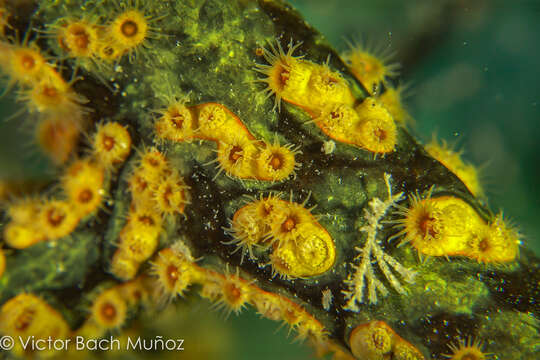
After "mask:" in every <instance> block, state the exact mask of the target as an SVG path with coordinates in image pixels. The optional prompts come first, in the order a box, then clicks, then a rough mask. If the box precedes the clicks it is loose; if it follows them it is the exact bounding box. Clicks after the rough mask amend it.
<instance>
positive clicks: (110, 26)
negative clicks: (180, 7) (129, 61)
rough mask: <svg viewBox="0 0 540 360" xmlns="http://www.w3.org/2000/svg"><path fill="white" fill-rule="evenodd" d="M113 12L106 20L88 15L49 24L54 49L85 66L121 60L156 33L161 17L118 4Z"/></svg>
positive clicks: (136, 7) (49, 35)
mask: <svg viewBox="0 0 540 360" xmlns="http://www.w3.org/2000/svg"><path fill="white" fill-rule="evenodd" d="M119 5H120V4H119ZM113 15H114V18H112V19H110V20H108V21H107V22H106V23H101V22H96V21H93V20H94V19H92V18H91V17H88V16H84V17H83V18H75V17H73V16H71V17H67V18H61V19H59V20H58V22H57V23H55V24H51V25H49V29H48V30H46V31H45V34H46V36H48V37H50V38H51V39H52V42H53V43H52V45H53V47H54V48H57V49H58V50H59V52H60V53H63V54H65V55H66V56H68V57H70V58H73V59H75V60H76V61H77V63H78V65H83V66H88V65H89V62H92V63H94V64H97V65H98V66H100V65H102V63H103V62H104V63H110V62H112V61H118V60H119V59H120V57H122V56H123V55H126V54H127V55H128V56H130V57H131V55H132V54H135V53H136V52H137V51H138V49H139V48H140V47H141V46H144V45H145V41H146V40H147V39H148V37H149V36H152V35H155V34H156V32H155V31H156V29H155V28H154V27H153V26H152V22H154V21H157V20H159V17H152V16H151V15H149V14H147V13H146V12H145V9H140V8H139V7H138V6H128V7H125V6H117V9H116V11H114V12H113Z"/></svg>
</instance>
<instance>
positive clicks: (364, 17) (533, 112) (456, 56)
mask: <svg viewBox="0 0 540 360" xmlns="http://www.w3.org/2000/svg"><path fill="white" fill-rule="evenodd" d="M291 2H292V3H293V4H294V5H295V6H296V7H297V8H298V9H299V10H300V11H301V12H302V13H303V14H304V16H305V18H306V19H307V21H308V22H309V23H311V24H312V25H313V26H314V27H315V28H317V29H319V30H320V31H321V32H322V33H323V34H325V35H326V37H327V38H328V40H329V41H330V43H332V44H333V45H334V46H335V47H337V48H338V49H340V50H346V49H347V45H346V40H351V39H359V38H360V37H361V36H364V38H366V39H368V40H369V41H373V42H374V43H376V44H382V45H383V46H384V47H390V48H391V49H393V50H395V51H396V56H395V60H396V61H398V62H400V61H401V62H404V63H405V64H406V67H404V68H403V69H402V73H403V77H402V79H401V80H402V82H403V83H406V84H410V85H411V91H410V96H409V98H408V99H407V102H406V104H407V107H408V110H409V111H410V113H411V114H412V115H413V117H414V118H415V119H416V125H415V126H414V127H413V129H412V132H413V133H414V134H416V135H417V136H418V137H420V138H421V139H424V140H426V141H428V140H429V139H430V138H431V136H432V134H433V133H434V132H436V133H437V135H438V136H439V137H440V138H443V139H446V140H448V141H449V142H451V143H454V142H455V143H457V144H458V145H459V146H461V147H463V149H464V150H465V153H464V156H465V158H466V159H467V160H469V161H471V162H472V163H474V164H477V165H479V166H481V168H482V179H483V180H484V186H485V188H486V192H487V195H488V198H489V200H490V201H489V204H490V206H491V208H492V209H494V210H497V209H504V214H505V215H506V216H508V217H509V218H510V219H513V221H514V223H516V224H517V225H518V226H519V228H520V230H521V232H522V234H523V235H524V237H523V238H524V242H525V244H526V246H529V247H531V248H534V249H535V250H536V251H537V253H538V251H540V241H539V239H540V219H539V218H538V217H539V214H540V60H539V59H540V46H539V40H538V39H539V38H540V1H502V0H501V1H481V0H480V1H442V0H439V1H429V0H426V1H388V0H386V1H384V0H383V1H380V0H378V1H364V0H362V1H360V0H338V1H328V0H294V1H291ZM1 101H2V103H1V109H2V113H3V114H4V115H3V116H4V117H6V116H8V115H9V114H13V113H14V112H15V111H16V107H15V106H13V103H12V101H11V100H10V97H9V96H7V97H5V98H4V99H2V100H1ZM23 116H24V115H23ZM22 120H23V119H21V118H15V119H14V120H11V121H9V122H3V123H2V124H1V125H0V178H21V177H41V176H43V174H46V173H47V163H46V161H45V160H44V159H43V158H42V157H40V156H39V155H37V154H36V153H35V151H32V150H31V148H32V145H29V144H31V142H32V141H31V136H29V135H28V134H29V132H28V130H26V132H24V131H21V129H20V124H21V123H23V121H22ZM25 133H26V134H27V135H26V136H24V134H25ZM227 326H230V331H229V334H230V336H231V338H230V341H231V346H230V347H229V351H227V355H226V354H225V353H224V354H223V357H222V358H223V359H225V358H232V359H254V358H257V359H270V358H272V359H275V358H277V357H279V358H280V359H281V360H289V359H290V360H292V359H296V360H300V359H309V358H311V354H312V351H311V350H310V349H308V348H306V347H304V346H300V345H298V344H290V340H286V331H283V330H282V331H280V332H279V333H278V334H275V329H276V328H277V326H278V325H277V324H276V323H274V322H271V321H269V320H265V319H257V316H256V315H255V314H254V312H253V311H252V310H251V311H247V312H245V313H244V314H243V315H241V316H239V317H235V316H231V318H229V320H228V325H227ZM186 345H189V338H188V337H187V336H186ZM231 349H232V350H231Z"/></svg>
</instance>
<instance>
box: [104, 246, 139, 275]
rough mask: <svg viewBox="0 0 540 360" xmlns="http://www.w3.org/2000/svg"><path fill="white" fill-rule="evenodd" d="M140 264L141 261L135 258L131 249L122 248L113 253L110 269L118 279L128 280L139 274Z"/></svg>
mask: <svg viewBox="0 0 540 360" xmlns="http://www.w3.org/2000/svg"><path fill="white" fill-rule="evenodd" d="M140 265H141V263H140V262H139V261H136V260H134V259H133V256H131V253H130V251H128V250H123V249H122V248H120V249H118V250H116V252H115V253H114V255H113V258H112V260H111V266H110V269H109V271H110V272H111V274H113V275H114V276H115V277H117V278H118V279H120V280H123V281H127V280H131V279H133V278H134V277H135V276H136V275H137V272H138V271H139V266H140Z"/></svg>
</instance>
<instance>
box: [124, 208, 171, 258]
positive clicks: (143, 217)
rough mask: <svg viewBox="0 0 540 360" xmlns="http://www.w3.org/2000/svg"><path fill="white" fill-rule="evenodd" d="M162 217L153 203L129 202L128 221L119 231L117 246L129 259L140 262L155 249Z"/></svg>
mask: <svg viewBox="0 0 540 360" xmlns="http://www.w3.org/2000/svg"><path fill="white" fill-rule="evenodd" d="M162 222H163V219H162V217H161V215H160V214H157V213H156V211H155V209H154V207H153V204H148V203H144V202H140V203H138V204H136V205H135V204H133V203H132V204H131V209H130V211H129V215H128V223H127V224H126V226H124V228H123V229H122V231H121V232H120V244H119V248H120V249H121V250H122V251H124V252H125V253H126V254H127V255H128V257H130V258H131V259H133V260H135V261H137V262H142V261H145V260H147V259H148V258H149V257H150V256H152V254H153V253H154V251H155V250H156V248H157V246H158V243H159V234H160V232H161V225H162Z"/></svg>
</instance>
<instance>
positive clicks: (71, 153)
mask: <svg viewBox="0 0 540 360" xmlns="http://www.w3.org/2000/svg"><path fill="white" fill-rule="evenodd" d="M0 70H1V71H2V73H3V75H4V78H5V86H6V92H7V93H8V94H13V95H14V96H15V99H16V101H17V102H18V104H19V106H20V107H21V108H22V109H23V110H24V111H25V114H24V116H19V117H15V118H14V120H13V121H22V117H24V118H25V119H26V120H25V121H26V122H27V123H28V124H25V125H26V126H31V127H32V129H34V132H33V134H34V135H35V139H36V141H35V144H36V147H37V148H39V149H40V150H41V151H42V152H43V153H44V154H45V155H47V156H48V157H49V158H50V160H51V164H54V166H55V180H54V181H51V182H50V183H48V184H46V186H44V187H42V188H39V189H37V190H35V191H27V190H24V189H17V188H16V186H14V185H13V184H11V183H7V182H6V183H4V182H2V183H0V199H2V200H1V201H2V204H3V206H2V210H1V213H0V215H1V217H2V221H1V222H0V233H1V234H2V239H3V240H2V244H1V247H0V304H1V308H0V335H2V336H4V335H9V336H35V337H37V338H43V337H48V336H51V337H54V338H55V339H69V338H72V337H74V336H83V337H85V338H92V339H100V338H103V337H105V336H108V335H110V334H117V335H119V336H122V335H121V334H124V336H127V335H126V334H130V332H129V331H131V330H128V329H129V328H130V326H131V325H132V324H133V321H134V319H136V318H140V316H141V314H154V313H155V312H159V311H161V310H162V309H163V308H164V307H166V306H167V305H168V304H170V303H172V302H174V303H176V304H178V303H185V304H192V303H193V301H194V299H198V298H202V299H204V300H203V301H209V302H211V303H212V306H213V307H214V308H217V309H220V310H222V311H223V313H224V314H225V315H226V316H228V315H230V314H232V313H234V314H238V313H240V312H241V311H242V310H244V309H246V308H253V309H255V310H256V311H257V312H258V313H259V314H260V315H261V316H263V317H265V318H268V319H271V320H274V321H279V322H282V323H283V324H285V325H286V326H287V327H288V328H289V330H290V331H293V332H294V333H295V334H296V339H298V340H308V341H309V343H310V344H311V345H312V346H313V347H314V349H315V350H316V355H318V356H324V355H325V354H333V358H334V359H355V358H356V359H363V360H377V359H381V360H384V359H396V360H406V359H408V360H410V359H415V360H416V359H418V360H420V359H430V358H437V359H438V358H442V357H446V358H450V359H461V360H465V359H487V358H489V357H491V354H494V355H496V356H497V358H501V359H502V358H508V359H516V358H518V357H519V358H523V359H533V358H534V352H535V351H537V345H538V341H537V339H538V334H537V332H536V331H535V328H534V326H529V325H528V324H537V322H538V311H539V309H538V306H537V304H536V300H535V296H536V295H535V294H537V292H538V283H539V281H538V274H537V273H538V272H537V271H536V270H535V269H537V268H538V261H537V258H536V257H535V256H534V255H533V254H531V252H530V251H528V250H527V249H525V248H523V247H522V246H521V245H522V236H521V235H520V233H519V231H518V230H517V228H516V227H515V226H513V225H511V224H510V223H509V222H508V221H507V219H505V218H504V217H503V216H502V213H499V214H494V213H493V212H492V211H491V210H490V209H489V208H487V207H486V205H485V201H484V195H485V193H484V191H483V190H482V188H481V181H480V180H479V178H480V176H479V175H478V171H477V169H476V168H475V167H474V166H473V165H472V164H469V163H466V162H464V161H463V160H462V159H461V157H460V153H459V152H457V151H455V150H453V149H451V148H450V147H449V146H447V145H446V143H444V142H439V141H436V140H435V141H433V142H432V143H430V144H428V145H426V146H425V147H423V146H422V145H420V143H419V142H418V141H416V140H415V139H414V138H413V137H412V136H411V135H410V134H409V131H408V129H407V127H409V126H411V124H412V123H413V122H412V118H411V115H409V113H408V112H407V110H406V109H405V107H404V105H403V103H402V102H403V96H402V95H403V91H404V87H403V86H401V85H399V84H398V82H397V81H396V77H397V76H398V71H397V70H398V66H397V65H396V64H391V63H390V62H389V53H387V52H381V51H377V50H374V51H371V50H370V47H366V46H356V45H355V46H353V47H352V48H351V50H349V51H348V52H346V53H345V54H343V55H342V56H340V55H339V54H337V53H336V52H335V51H334V50H332V49H331V48H330V47H329V46H328V45H327V44H326V41H325V40H324V38H323V37H322V36H321V35H320V34H319V33H317V32H316V31H315V30H314V29H312V28H311V27H309V26H307V25H306V24H305V23H304V22H303V20H302V19H301V17H300V16H299V14H297V12H296V11H294V9H292V8H291V7H290V6H289V5H287V4H285V3H283V2H281V1H227V2H214V1H202V0H201V1H198V0H195V1H191V2H183V1H165V2H149V3H147V4H145V5H142V4H139V2H132V1H122V0H111V1H99V2H89V3H86V2H83V1H82V0H81V1H79V0H76V1H45V0H44V1H36V2H33V7H32V6H21V5H20V4H19V3H18V2H16V1H0ZM321 149H323V151H321ZM433 292H435V294H433ZM473 292H474V294H473ZM433 299H437V300H433ZM455 299H458V300H459V299H464V300H463V301H462V303H460V306H459V307H455V308H453V307H451V306H446V305H445V304H448V303H449V302H452V301H454V300H455ZM458 300H455V301H458ZM464 314H465V315H464ZM516 314H518V316H520V317H521V318H523V319H525V320H524V321H522V322H520V323H519V324H516V323H515V322H514V318H515V316H516ZM462 334H463V335H466V337H464V336H463V335H462ZM501 334H504V335H501ZM164 335H165V334H164ZM450 339H461V340H459V342H458V343H455V342H452V341H451V340H450ZM462 339H468V340H462ZM473 339H474V340H473ZM535 339H536V340H535ZM535 341H536V348H535V346H528V345H526V344H531V343H532V344H535ZM484 343H485V344H486V345H485V346H483V345H482V344H484ZM484 347H485V351H484ZM448 349H450V350H451V352H452V353H451V354H448ZM11 352H12V354H14V355H17V356H21V355H24V353H25V350H24V349H22V348H21V347H20V346H15V347H14V348H13V349H12V350H11ZM43 354H44V355H51V356H52V355H57V356H58V357H60V358H61V357H62V356H64V355H66V356H67V355H73V353H72V352H71V351H70V350H69V349H68V350H67V352H63V351H58V352H54V351H51V353H50V354H49V353H47V354H45V353H43Z"/></svg>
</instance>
